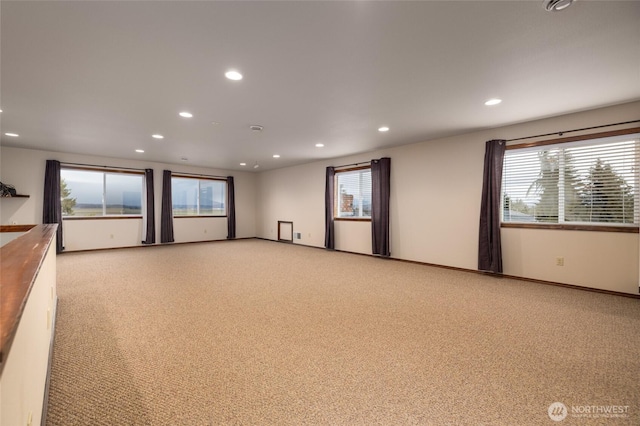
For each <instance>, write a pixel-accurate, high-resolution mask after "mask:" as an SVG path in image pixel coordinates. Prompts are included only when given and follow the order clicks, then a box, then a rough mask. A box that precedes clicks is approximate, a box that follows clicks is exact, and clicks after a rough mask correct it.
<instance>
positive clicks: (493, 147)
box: [478, 139, 507, 273]
mask: <svg viewBox="0 0 640 426" xmlns="http://www.w3.org/2000/svg"><path fill="white" fill-rule="evenodd" d="M506 145H507V143H506V141H505V140H502V139H494V140H490V141H487V143H486V147H485V154H484V174H483V177H482V201H481V203H480V234H479V244H478V269H479V270H481V271H490V272H495V273H502V244H501V239H500V209H501V208H502V207H501V206H502V203H501V201H500V190H501V186H502V161H503V159H504V151H505V148H506Z"/></svg>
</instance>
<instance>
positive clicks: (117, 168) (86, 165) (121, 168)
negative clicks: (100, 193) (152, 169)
mask: <svg viewBox="0 0 640 426" xmlns="http://www.w3.org/2000/svg"><path fill="white" fill-rule="evenodd" d="M60 165H61V166H85V167H99V168H103V169H112V170H135V171H137V172H144V171H145V169H134V168H132V167H116V166H100V165H97V164H83V163H63V162H60Z"/></svg>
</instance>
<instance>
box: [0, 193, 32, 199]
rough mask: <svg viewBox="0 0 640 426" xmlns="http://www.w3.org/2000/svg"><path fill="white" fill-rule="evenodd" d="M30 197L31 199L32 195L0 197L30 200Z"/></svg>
mask: <svg viewBox="0 0 640 426" xmlns="http://www.w3.org/2000/svg"><path fill="white" fill-rule="evenodd" d="M29 197H31V195H25V194H16V195H11V196H9V197H0V198H29Z"/></svg>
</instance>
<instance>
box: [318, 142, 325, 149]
mask: <svg viewBox="0 0 640 426" xmlns="http://www.w3.org/2000/svg"><path fill="white" fill-rule="evenodd" d="M323 146H324V144H323V143H317V144H316V148H322V147H323Z"/></svg>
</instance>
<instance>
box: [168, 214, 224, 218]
mask: <svg viewBox="0 0 640 426" xmlns="http://www.w3.org/2000/svg"><path fill="white" fill-rule="evenodd" d="M203 217H221V218H226V217H227V216H226V215H224V216H219V215H202V214H199V215H196V214H194V215H180V216H173V218H174V219H197V218H203Z"/></svg>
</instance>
